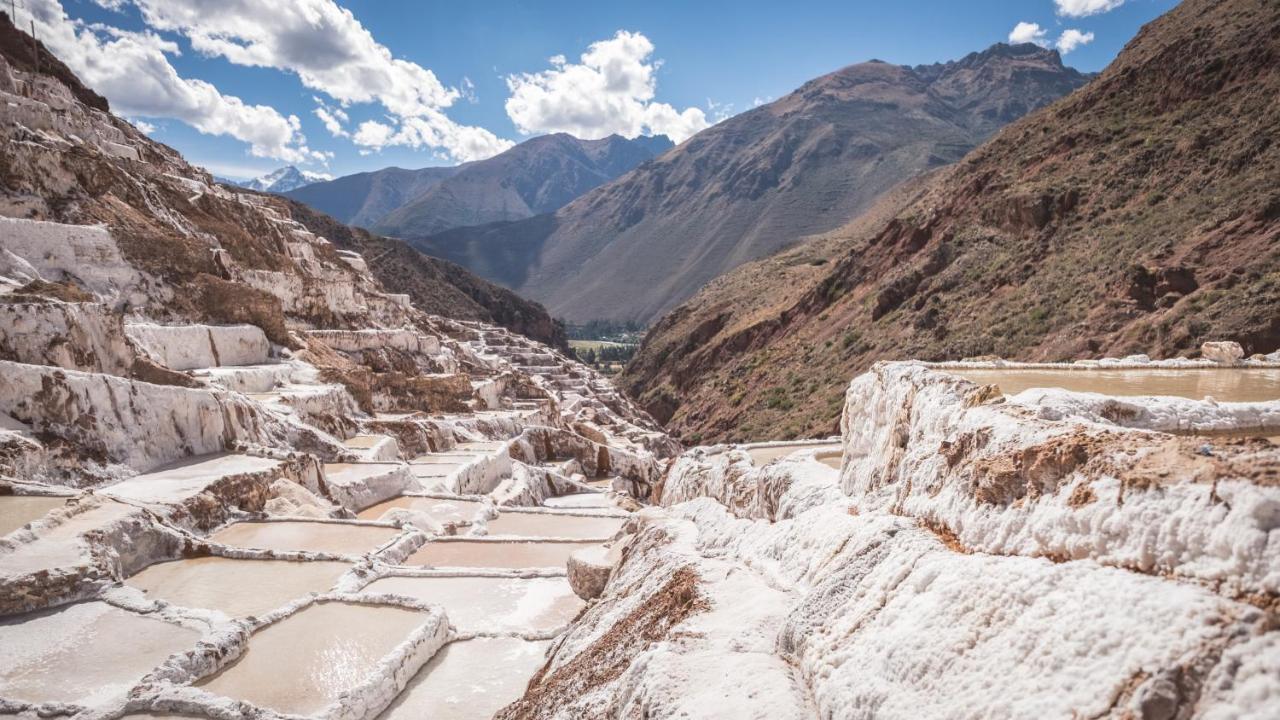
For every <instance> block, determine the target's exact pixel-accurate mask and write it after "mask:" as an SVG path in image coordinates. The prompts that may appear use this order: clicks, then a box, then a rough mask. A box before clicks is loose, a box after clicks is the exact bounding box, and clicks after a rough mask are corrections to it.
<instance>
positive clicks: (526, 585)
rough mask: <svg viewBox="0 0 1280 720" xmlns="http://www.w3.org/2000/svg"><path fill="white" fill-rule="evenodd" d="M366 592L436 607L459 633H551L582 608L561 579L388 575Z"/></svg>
mask: <svg viewBox="0 0 1280 720" xmlns="http://www.w3.org/2000/svg"><path fill="white" fill-rule="evenodd" d="M365 591H366V592H385V593H396V594H398V595H407V596H409V597H414V598H419V599H421V600H424V601H426V602H430V603H435V604H437V605H441V606H443V607H444V609H445V613H446V614H447V615H448V616H449V621H450V622H452V623H453V625H454V627H456V628H458V629H459V630H461V631H463V632H467V631H489V632H520V631H525V632H528V631H537V632H553V631H556V630H559V629H560V628H562V627H564V626H565V625H566V624H567V623H568V622H569V621H571V620H573V618H574V617H575V616H576V615H577V614H578V611H579V610H581V609H582V607H583V605H584V604H585V603H583V602H582V600H580V599H579V598H578V596H577V595H574V594H573V588H571V587H569V581H568V580H567V579H565V578H563V577H551V578H493V577H388V578H382V579H381V580H375V581H374V582H372V583H370V584H369V585H368V586H367V587H366V588H365Z"/></svg>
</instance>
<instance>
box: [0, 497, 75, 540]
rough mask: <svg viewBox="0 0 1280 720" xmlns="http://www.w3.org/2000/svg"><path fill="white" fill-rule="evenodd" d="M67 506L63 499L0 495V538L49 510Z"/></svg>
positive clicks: (65, 500) (46, 513) (42, 515)
mask: <svg viewBox="0 0 1280 720" xmlns="http://www.w3.org/2000/svg"><path fill="white" fill-rule="evenodd" d="M66 504H67V498H65V497H45V496H43V495H0V537H2V536H4V535H8V534H9V533H11V532H13V531H14V530H17V529H18V528H20V527H22V526H23V525H26V524H27V523H29V522H31V521H32V520H38V519H40V518H42V517H44V516H45V515H48V514H49V511H50V510H53V509H54V508H60V507H62V506H63V505H66Z"/></svg>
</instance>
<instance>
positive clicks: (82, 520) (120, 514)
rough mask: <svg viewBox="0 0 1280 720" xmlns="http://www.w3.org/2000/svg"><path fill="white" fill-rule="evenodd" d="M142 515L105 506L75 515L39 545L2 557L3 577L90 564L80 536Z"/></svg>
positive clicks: (122, 506) (110, 504) (132, 509)
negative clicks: (130, 517) (136, 515)
mask: <svg viewBox="0 0 1280 720" xmlns="http://www.w3.org/2000/svg"><path fill="white" fill-rule="evenodd" d="M140 512H142V511H141V510H138V509H137V508H135V507H133V506H132V505H125V504H124V503H118V502H104V503H102V505H100V506H98V507H95V508H92V509H90V510H86V511H84V512H81V513H79V514H76V515H73V516H72V517H70V518H69V519H67V520H66V522H63V523H61V524H59V525H57V526H56V527H53V528H51V529H49V530H47V531H45V532H42V533H41V534H40V538H39V539H38V540H36V541H35V542H30V543H24V544H23V545H21V546H19V547H18V549H17V550H15V551H13V552H11V553H8V554H6V555H0V574H12V575H19V574H25V573H32V572H37V571H39V570H48V569H50V568H57V567H68V566H74V565H80V564H82V563H85V562H88V561H89V557H88V554H87V552H88V549H87V548H86V547H85V546H84V544H83V543H82V542H81V541H80V539H79V536H80V535H82V534H84V533H86V532H88V531H90V530H94V529H97V528H101V527H105V526H107V525H110V524H111V523H113V522H115V521H117V520H120V519H122V518H125V517H127V516H129V515H130V514H133V513H140Z"/></svg>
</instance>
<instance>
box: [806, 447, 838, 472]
mask: <svg viewBox="0 0 1280 720" xmlns="http://www.w3.org/2000/svg"><path fill="white" fill-rule="evenodd" d="M813 459H814V460H817V461H818V462H820V463H822V464H823V465H826V466H827V467H830V468H835V469H836V470H839V469H840V462H841V461H842V460H843V459H844V450H843V449H840V448H838V447H837V448H836V449H835V450H821V451H819V452H817V453H815V454H814V456H813Z"/></svg>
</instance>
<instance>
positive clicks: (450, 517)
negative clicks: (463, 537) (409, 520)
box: [356, 495, 484, 523]
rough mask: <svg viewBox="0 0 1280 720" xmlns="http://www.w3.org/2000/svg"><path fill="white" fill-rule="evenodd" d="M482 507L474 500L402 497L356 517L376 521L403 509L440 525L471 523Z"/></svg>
mask: <svg viewBox="0 0 1280 720" xmlns="http://www.w3.org/2000/svg"><path fill="white" fill-rule="evenodd" d="M483 507H484V503H481V502H477V501H475V500H463V499H455V498H435V497H424V496H414V495H402V496H400V497H398V498H392V499H391V500H387V501H386V502H381V503H378V504H377V505H374V506H372V507H368V508H365V509H364V510H361V511H360V513H359V514H358V515H357V516H356V517H358V518H360V519H361V520H378V519H380V518H381V517H382V516H383V515H385V514H387V512H388V511H390V510H394V509H396V508H403V509H405V510H413V511H415V512H422V513H426V514H427V515H430V516H431V517H433V518H435V519H436V520H438V521H440V522H441V523H460V522H469V521H471V520H472V519H473V518H475V516H476V513H478V512H479V511H480V510H481V508H483Z"/></svg>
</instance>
